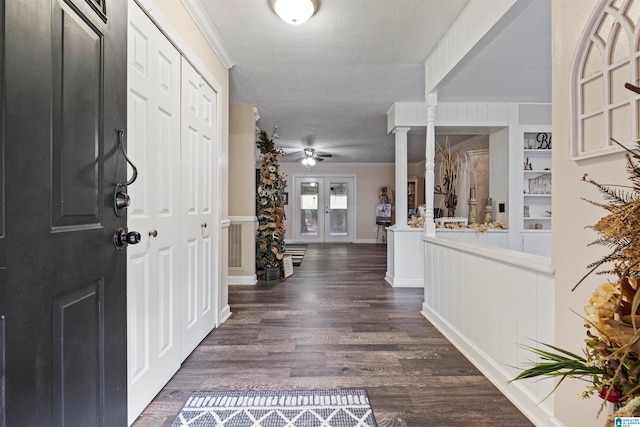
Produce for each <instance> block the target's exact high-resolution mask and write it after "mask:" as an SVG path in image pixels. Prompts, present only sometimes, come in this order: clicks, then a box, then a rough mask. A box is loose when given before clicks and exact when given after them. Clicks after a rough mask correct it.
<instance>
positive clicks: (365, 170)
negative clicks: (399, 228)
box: [280, 159, 395, 243]
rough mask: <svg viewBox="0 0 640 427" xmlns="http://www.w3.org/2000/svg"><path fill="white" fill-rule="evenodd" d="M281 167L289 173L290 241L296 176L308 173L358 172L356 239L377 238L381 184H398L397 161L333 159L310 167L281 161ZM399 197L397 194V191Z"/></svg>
mask: <svg viewBox="0 0 640 427" xmlns="http://www.w3.org/2000/svg"><path fill="white" fill-rule="evenodd" d="M280 169H281V171H282V172H283V173H284V174H285V175H286V178H285V179H286V180H287V184H288V185H289V187H288V188H287V191H288V192H289V204H288V205H287V206H285V213H286V215H287V219H286V221H285V228H286V235H285V238H286V239H287V241H291V240H292V239H293V224H292V218H293V213H292V211H291V209H292V207H293V200H292V197H293V188H291V186H292V185H293V177H294V175H297V176H305V175H336V174H342V175H354V176H355V177H356V189H355V191H356V202H357V206H356V236H355V241H356V242H362V241H370V242H372V243H373V242H375V239H376V231H377V229H378V226H377V225H376V211H375V206H376V204H377V203H378V188H379V187H380V186H382V185H387V186H390V187H391V188H395V165H394V164H393V163H337V162H334V163H331V159H327V160H325V161H324V162H321V163H320V162H319V163H318V164H316V165H315V166H313V167H312V168H311V170H310V171H307V169H306V168H305V167H304V166H303V165H302V164H301V163H300V162H295V163H291V162H288V163H280ZM394 197H395V195H394Z"/></svg>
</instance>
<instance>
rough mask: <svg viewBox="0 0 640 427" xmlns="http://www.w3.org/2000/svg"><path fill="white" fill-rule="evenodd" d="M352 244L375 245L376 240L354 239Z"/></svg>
mask: <svg viewBox="0 0 640 427" xmlns="http://www.w3.org/2000/svg"><path fill="white" fill-rule="evenodd" d="M353 243H377V242H376V239H356V240H355V241H354V242H353Z"/></svg>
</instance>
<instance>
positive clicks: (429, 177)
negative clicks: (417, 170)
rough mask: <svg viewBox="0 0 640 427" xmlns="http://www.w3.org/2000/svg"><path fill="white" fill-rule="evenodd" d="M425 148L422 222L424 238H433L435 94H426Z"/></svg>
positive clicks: (434, 225) (436, 102)
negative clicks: (423, 212)
mask: <svg viewBox="0 0 640 427" xmlns="http://www.w3.org/2000/svg"><path fill="white" fill-rule="evenodd" d="M426 98H427V141H426V142H427V147H426V149H425V157H426V162H425V174H424V176H425V183H424V192H425V198H424V200H425V202H426V205H427V206H426V207H427V209H426V210H427V211H426V218H425V221H424V234H425V236H431V237H434V236H435V235H436V224H435V223H434V222H433V187H434V185H435V173H434V169H435V166H436V160H435V158H436V106H437V104H438V95H437V94H435V93H430V94H427V96H426Z"/></svg>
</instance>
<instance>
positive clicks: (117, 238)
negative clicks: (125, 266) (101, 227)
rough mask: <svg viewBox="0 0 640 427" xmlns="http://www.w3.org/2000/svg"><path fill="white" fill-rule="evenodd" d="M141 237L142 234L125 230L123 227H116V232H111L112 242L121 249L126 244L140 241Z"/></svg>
mask: <svg viewBox="0 0 640 427" xmlns="http://www.w3.org/2000/svg"><path fill="white" fill-rule="evenodd" d="M141 238H142V236H141V235H140V233H138V232H137V231H129V232H127V230H125V229H124V228H118V229H116V232H115V233H113V244H114V245H115V247H116V249H123V248H125V247H126V246H127V244H129V245H135V244H137V243H140V239H141Z"/></svg>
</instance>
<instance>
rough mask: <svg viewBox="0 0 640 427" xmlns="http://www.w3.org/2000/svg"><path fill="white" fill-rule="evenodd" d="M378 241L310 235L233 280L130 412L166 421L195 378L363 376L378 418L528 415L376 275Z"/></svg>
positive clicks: (225, 385)
mask: <svg viewBox="0 0 640 427" xmlns="http://www.w3.org/2000/svg"><path fill="white" fill-rule="evenodd" d="M386 256H387V254H386V246H385V245H375V244H357V245H356V244H336V245H309V247H308V250H307V253H306V255H305V257H304V260H303V262H302V265H301V266H299V267H296V268H295V270H294V275H293V276H291V277H289V278H288V279H287V280H285V281H282V282H278V283H275V284H266V283H261V284H260V285H258V286H255V287H254V286H230V289H229V301H230V304H231V311H232V312H233V315H232V317H231V318H230V319H229V320H227V322H226V323H224V324H223V325H222V326H221V327H220V328H218V329H216V330H214V331H213V332H212V333H211V334H210V335H209V336H208V337H207V338H206V339H205V340H204V341H203V342H202V343H201V344H200V346H199V347H198V348H197V349H196V350H195V351H194V353H193V354H192V355H191V356H190V357H189V358H188V359H187V360H186V361H185V362H184V364H183V366H182V368H181V369H180V371H179V372H178V373H177V374H176V375H175V376H174V377H173V379H172V380H171V381H170V382H169V383H168V384H167V385H166V386H165V387H164V389H163V390H162V391H161V392H160V393H159V394H158V396H156V398H155V400H154V401H153V402H152V403H151V404H150V405H149V407H148V408H147V409H146V410H145V411H144V413H143V414H142V415H141V416H140V417H139V418H138V420H137V421H136V422H135V424H134V426H135V427H147V426H153V427H157V426H170V425H171V423H172V421H173V419H174V418H175V416H176V415H177V413H178V412H179V411H180V408H181V407H182V405H183V403H184V402H185V401H186V399H187V397H188V396H189V394H190V393H191V391H193V390H244V389H252V390H269V389H294V388H297V389H324V388H365V389H367V392H368V394H369V399H370V401H371V406H372V408H373V411H374V415H375V418H376V421H377V423H378V425H379V426H439V427H442V426H494V427H495V426H505V427H506V426H509V427H513V426H531V425H532V424H531V423H530V422H529V421H528V419H527V418H526V417H525V416H524V415H522V413H520V412H519V411H518V409H517V408H516V407H515V406H513V404H511V403H510V402H509V401H508V400H507V399H506V398H505V397H504V396H503V395H502V394H501V393H500V392H499V391H498V390H497V389H496V388H495V387H494V386H493V385H492V384H491V383H490V382H489V381H488V380H487V379H486V378H485V377H484V376H482V374H481V373H480V372H479V371H478V370H477V369H476V368H475V367H474V366H473V365H472V364H471V363H469V362H468V361H467V360H466V359H465V358H464V356H462V354H461V353H460V352H459V351H457V350H456V349H455V347H453V345H452V344H450V343H449V341H447V339H445V338H444V337H443V336H442V335H441V334H440V333H439V332H438V331H437V330H436V329H435V328H434V327H433V326H431V324H429V322H428V321H427V320H426V319H425V318H424V317H423V316H422V315H421V314H420V309H421V306H422V301H423V293H422V290H421V289H401V288H397V289H394V288H392V287H391V286H389V285H388V284H387V283H386V282H385V280H384V275H385V272H386V259H387V258H386Z"/></svg>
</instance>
